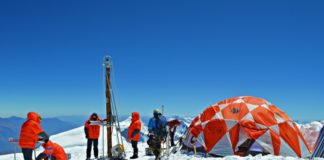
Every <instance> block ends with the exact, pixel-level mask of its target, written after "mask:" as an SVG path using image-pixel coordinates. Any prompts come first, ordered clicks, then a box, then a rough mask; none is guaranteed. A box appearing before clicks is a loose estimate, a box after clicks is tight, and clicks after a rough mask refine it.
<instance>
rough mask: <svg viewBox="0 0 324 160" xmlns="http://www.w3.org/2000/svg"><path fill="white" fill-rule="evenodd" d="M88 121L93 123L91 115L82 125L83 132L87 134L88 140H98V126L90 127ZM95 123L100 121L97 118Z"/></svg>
mask: <svg viewBox="0 0 324 160" xmlns="http://www.w3.org/2000/svg"><path fill="white" fill-rule="evenodd" d="M90 121H93V119H92V115H91V116H90V118H89V119H88V120H87V121H86V123H85V124H84V128H85V130H87V132H88V138H89V139H98V138H99V136H100V125H90ZM95 121H101V120H100V118H99V117H97V119H96V120H95Z"/></svg>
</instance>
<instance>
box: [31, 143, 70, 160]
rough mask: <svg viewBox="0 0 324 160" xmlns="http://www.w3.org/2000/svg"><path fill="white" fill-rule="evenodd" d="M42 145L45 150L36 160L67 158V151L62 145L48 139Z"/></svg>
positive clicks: (63, 159)
mask: <svg viewBox="0 0 324 160" xmlns="http://www.w3.org/2000/svg"><path fill="white" fill-rule="evenodd" d="M42 146H43V148H44V149H45V150H44V152H43V153H41V154H39V155H38V156H37V158H36V160H67V157H66V153H65V151H64V149H63V148H62V147H61V146H60V145H58V144H56V143H53V142H52V141H50V140H46V141H45V143H43V144H42Z"/></svg>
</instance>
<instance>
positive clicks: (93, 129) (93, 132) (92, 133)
mask: <svg viewBox="0 0 324 160" xmlns="http://www.w3.org/2000/svg"><path fill="white" fill-rule="evenodd" d="M91 122H101V120H100V118H99V117H98V115H97V113H93V114H92V115H91V116H90V118H89V119H88V120H87V121H86V123H85V124H84V133H85V135H86V138H87V140H88V141H87V159H90V157H91V148H92V144H93V151H94V156H95V158H98V139H99V135H100V125H92V124H91Z"/></svg>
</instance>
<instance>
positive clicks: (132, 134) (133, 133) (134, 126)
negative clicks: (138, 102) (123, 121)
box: [127, 112, 142, 159]
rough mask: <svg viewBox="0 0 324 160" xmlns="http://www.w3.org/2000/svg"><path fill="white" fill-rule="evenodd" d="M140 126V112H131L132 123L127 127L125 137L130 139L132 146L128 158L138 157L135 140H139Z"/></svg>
mask: <svg viewBox="0 0 324 160" xmlns="http://www.w3.org/2000/svg"><path fill="white" fill-rule="evenodd" d="M141 128H142V123H141V120H140V114H139V113H138V112H133V113H132V123H131V124H130V126H129V127H128V134H127V138H128V139H129V140H131V143H132V147H133V156H132V157H130V159H136V158H138V148H137V142H138V141H139V140H140V136H141V133H140V131H141Z"/></svg>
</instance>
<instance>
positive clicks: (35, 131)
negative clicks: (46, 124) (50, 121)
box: [19, 112, 49, 160]
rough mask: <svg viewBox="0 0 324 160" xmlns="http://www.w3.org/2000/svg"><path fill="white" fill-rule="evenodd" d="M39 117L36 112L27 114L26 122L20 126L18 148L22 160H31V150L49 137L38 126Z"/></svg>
mask: <svg viewBox="0 0 324 160" xmlns="http://www.w3.org/2000/svg"><path fill="white" fill-rule="evenodd" d="M41 120H42V118H41V116H39V115H38V114H37V113H36V112H29V113H28V114H27V121H26V122H25V123H24V124H23V125H22V126H21V129H20V137H19V146H20V148H21V150H22V153H23V155H24V160H32V155H33V150H34V149H35V147H36V145H37V142H38V141H39V140H48V139H49V136H48V135H47V134H46V133H45V132H44V131H43V129H42V127H41V126H40V123H41Z"/></svg>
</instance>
